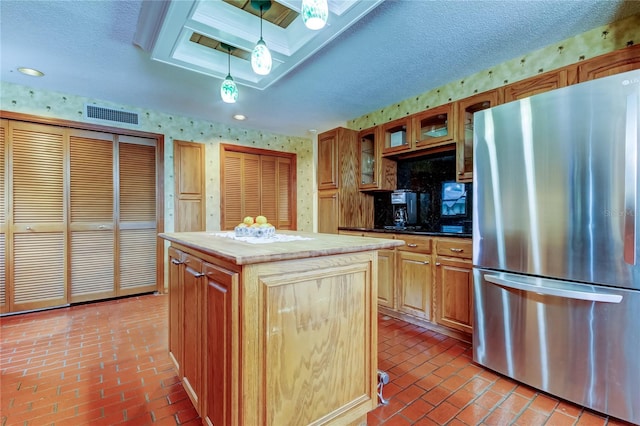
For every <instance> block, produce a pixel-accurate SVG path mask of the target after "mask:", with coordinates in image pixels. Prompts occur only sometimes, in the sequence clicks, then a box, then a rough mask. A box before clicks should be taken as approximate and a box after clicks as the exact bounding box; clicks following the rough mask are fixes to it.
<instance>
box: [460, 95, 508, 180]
mask: <svg viewBox="0 0 640 426" xmlns="http://www.w3.org/2000/svg"><path fill="white" fill-rule="evenodd" d="M500 95H501V92H500V90H497V89H496V90H490V91H488V92H484V93H479V94H477V95H473V96H471V97H468V98H465V99H461V100H459V101H458V102H456V110H457V113H456V116H457V120H456V130H455V140H456V172H457V180H458V182H471V180H472V179H473V124H474V123H473V114H474V113H475V112H478V111H482V110H484V109H487V108H491V107H494V106H496V105H499V104H500V97H501V96H500Z"/></svg>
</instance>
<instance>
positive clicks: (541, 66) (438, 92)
mask: <svg viewBox="0 0 640 426" xmlns="http://www.w3.org/2000/svg"><path fill="white" fill-rule="evenodd" d="M634 42H635V43H636V44H638V43H640V15H635V16H631V17H629V18H626V19H623V20H620V21H616V22H613V23H611V24H609V25H605V26H602V27H598V28H595V29H593V30H591V31H587V32H586V33H583V34H580V35H577V36H575V37H573V38H570V39H568V40H564V41H562V42H560V43H557V44H554V45H551V46H547V47H545V48H542V49H539V50H536V51H533V52H531V53H529V54H527V55H524V56H522V57H518V58H514V59H512V60H510V61H507V62H503V63H501V64H499V65H496V66H495V67H492V68H490V69H487V70H484V71H481V72H479V73H476V74H473V75H470V76H468V77H466V78H465V79H463V80H459V81H452V82H450V83H448V84H445V85H444V86H441V87H438V88H436V89H434V90H430V91H428V92H424V93H421V94H418V95H417V96H415V97H411V98H409V99H405V100H402V101H400V102H398V103H395V104H393V105H389V106H387V107H385V108H383V109H381V110H378V111H372V112H370V113H368V114H366V115H364V116H362V117H357V118H355V119H353V120H350V121H348V122H347V127H349V128H350V129H355V130H362V129H366V128H368V127H371V126H375V125H378V124H381V123H386V122H388V121H391V120H394V119H396V118H400V117H405V116H407V115H409V114H413V113H416V112H420V111H424V110H426V109H429V108H433V107H436V106H438V105H442V104H446V103H448V102H451V101H455V100H458V99H463V98H466V97H469V96H471V95H473V94H475V93H482V92H484V91H487V90H491V89H495V88H497V87H500V86H504V85H506V84H508V83H513V82H515V81H519V80H523V79H525V78H528V77H532V76H534V75H536V74H539V73H542V72H546V71H551V70H554V69H557V68H561V67H563V66H566V65H570V64H573V63H576V62H579V61H582V60H584V59H588V58H593V57H595V56H598V55H602V54H604V53H608V52H612V51H614V50H618V49H622V48H623V47H625V46H627V44H628V43H634Z"/></svg>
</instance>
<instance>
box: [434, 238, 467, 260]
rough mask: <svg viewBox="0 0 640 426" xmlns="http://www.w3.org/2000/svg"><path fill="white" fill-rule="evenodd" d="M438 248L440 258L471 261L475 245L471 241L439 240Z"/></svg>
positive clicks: (458, 239)
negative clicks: (456, 258)
mask: <svg viewBox="0 0 640 426" xmlns="http://www.w3.org/2000/svg"><path fill="white" fill-rule="evenodd" d="M436 247H437V248H436V253H437V254H438V255H439V256H451V257H461V258H465V259H471V250H472V247H473V245H472V243H471V240H470V239H463V238H439V239H438V242H437V244H436Z"/></svg>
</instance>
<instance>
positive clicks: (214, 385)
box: [203, 264, 238, 425]
mask: <svg viewBox="0 0 640 426" xmlns="http://www.w3.org/2000/svg"><path fill="white" fill-rule="evenodd" d="M204 272H205V276H206V282H207V286H206V292H207V294H206V307H205V309H204V311H203V312H204V318H205V321H206V323H205V324H206V340H205V342H206V348H207V352H206V362H205V378H204V382H205V383H206V392H205V394H206V401H205V403H204V404H205V410H204V411H205V413H206V417H207V418H208V419H209V421H210V422H211V423H212V424H214V425H230V424H237V421H238V419H237V414H236V413H234V412H232V401H235V400H236V398H237V395H234V396H232V391H233V390H232V388H233V383H238V377H237V376H233V375H234V374H236V373H235V369H234V368H233V356H234V350H233V349H234V345H235V346H237V343H238V342H237V341H235V342H234V339H236V337H237V332H234V330H233V328H232V327H233V318H232V312H233V306H236V304H235V303H233V296H234V295H233V293H232V292H233V288H234V287H237V285H238V274H237V273H234V272H231V271H227V270H225V269H222V268H219V267H217V266H213V265H210V264H205V268H204Z"/></svg>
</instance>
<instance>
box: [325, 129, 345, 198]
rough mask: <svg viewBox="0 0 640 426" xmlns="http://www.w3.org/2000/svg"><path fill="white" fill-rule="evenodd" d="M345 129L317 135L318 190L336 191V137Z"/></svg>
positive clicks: (337, 181)
mask: <svg viewBox="0 0 640 426" xmlns="http://www.w3.org/2000/svg"><path fill="white" fill-rule="evenodd" d="M345 130H346V129H333V130H330V131H328V132H324V133H321V134H319V135H318V190H324V189H338V186H339V185H340V182H339V179H338V174H339V169H338V166H339V164H338V148H339V147H338V137H339V136H340V135H339V133H340V134H342V133H344V131H345Z"/></svg>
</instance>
